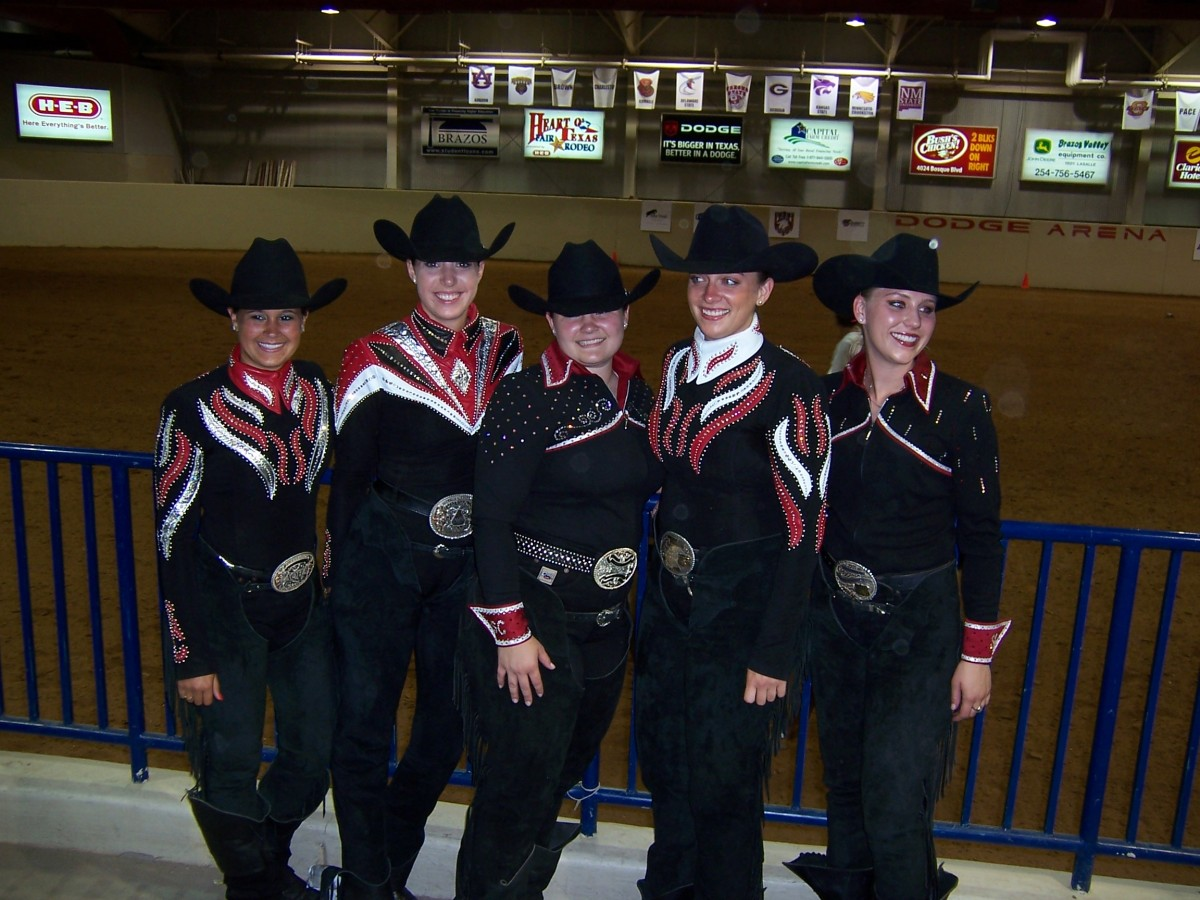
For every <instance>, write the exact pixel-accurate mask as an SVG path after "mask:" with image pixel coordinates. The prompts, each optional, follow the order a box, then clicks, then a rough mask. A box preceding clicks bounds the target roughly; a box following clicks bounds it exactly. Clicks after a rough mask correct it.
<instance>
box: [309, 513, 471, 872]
mask: <svg viewBox="0 0 1200 900" xmlns="http://www.w3.org/2000/svg"><path fill="white" fill-rule="evenodd" d="M344 544H345V545H344V546H342V547H335V548H334V552H335V553H336V554H337V566H336V570H335V575H334V579H335V583H334V585H333V613H334V629H335V633H336V635H337V648H338V685H339V688H340V701H339V706H338V717H337V730H336V739H335V742H334V752H333V766H332V769H333V794H334V801H335V807H336V810H337V819H338V831H339V834H340V836H341V842H342V867H343V868H344V869H347V870H348V871H350V872H352V873H353V874H354V875H356V876H358V878H360V879H361V880H363V881H365V882H367V883H369V884H381V883H383V882H384V881H386V880H387V879H388V878H389V875H390V876H391V877H392V879H393V883H399V884H403V883H404V882H405V880H407V877H408V872H409V871H410V870H411V868H412V864H413V862H414V860H415V859H416V856H417V853H418V852H419V851H420V849H421V845H422V844H423V843H424V841H425V821H426V820H427V819H428V818H429V814H430V812H432V811H433V808H434V806H435V805H436V804H437V801H438V798H439V797H440V796H441V794H442V790H443V789H444V788H445V786H446V782H447V781H448V780H449V778H450V775H451V773H453V771H454V768H455V766H456V765H457V764H458V761H459V759H460V757H461V756H462V746H463V739H462V720H461V719H460V718H459V715H458V710H457V709H456V707H455V704H454V654H455V647H456V645H457V641H458V626H459V621H460V618H461V613H462V611H463V610H465V609H466V605H467V598H468V597H470V596H471V594H472V589H473V587H474V583H475V568H474V563H473V557H472V554H471V552H470V550H469V549H455V550H454V551H452V553H451V554H450V555H448V556H445V557H444V558H437V557H435V556H434V554H433V548H432V547H421V546H416V545H414V544H412V543H411V542H410V541H409V539H408V538H407V536H406V535H405V533H404V530H403V528H402V526H401V518H400V517H399V515H398V514H397V513H396V512H395V511H393V509H392V508H391V507H390V506H388V504H387V502H386V501H385V500H383V499H382V498H380V497H379V496H378V495H377V494H375V493H374V492H372V493H370V494H369V495H368V496H367V499H366V500H365V501H364V502H363V505H362V508H361V509H360V510H359V512H358V514H357V515H356V516H355V519H354V522H353V523H352V525H351V528H350V531H349V534H348V535H347V538H346V541H345V542H344ZM414 656H415V658H416V674H417V701H416V709H415V711H414V713H413V720H412V730H411V732H410V735H409V741H408V746H407V747H406V748H405V750H404V753H403V756H402V757H401V759H400V763H399V765H398V766H397V767H396V771H395V773H394V775H393V776H392V779H391V781H390V783H389V781H388V762H389V759H390V753H391V744H392V732H393V728H394V727H395V722H396V708H397V706H398V705H399V702H400V695H401V693H402V692H403V690H404V681H405V678H406V676H407V674H408V667H409V660H410V659H411V658H413V657H414Z"/></svg>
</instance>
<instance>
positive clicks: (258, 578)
mask: <svg viewBox="0 0 1200 900" xmlns="http://www.w3.org/2000/svg"><path fill="white" fill-rule="evenodd" d="M197 540H198V541H199V542H200V545H201V546H203V547H204V548H205V549H206V550H207V551H208V552H209V553H211V554H212V555H213V556H215V557H216V558H217V561H218V562H220V563H221V565H223V566H224V567H225V571H227V572H228V573H229V576H230V577H231V578H232V579H233V580H234V583H236V584H238V585H239V586H241V587H243V588H245V589H246V590H249V591H267V590H270V591H276V592H277V593H281V594H290V593H291V592H292V591H295V590H298V589H300V588H301V587H303V586H304V585H305V584H307V583H308V580H309V578H311V577H312V574H313V571H314V570H315V568H316V560H315V557H314V555H313V554H312V553H311V552H308V551H305V552H303V553H296V554H293V555H292V556H289V557H288V558H287V559H285V560H284V561H283V562H281V563H280V564H279V565H278V566H276V567H275V568H274V569H273V570H271V571H269V572H268V571H267V570H266V569H252V568H251V567H250V566H241V565H238V564H237V563H235V562H232V561H230V560H228V559H226V558H225V557H224V556H222V555H221V554H220V553H218V552H217V551H216V550H215V549H213V547H212V545H210V544H209V543H208V541H206V540H204V538H202V537H199V538H197Z"/></svg>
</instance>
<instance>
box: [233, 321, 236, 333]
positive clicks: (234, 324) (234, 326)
mask: <svg viewBox="0 0 1200 900" xmlns="http://www.w3.org/2000/svg"><path fill="white" fill-rule="evenodd" d="M232 325H233V330H234V331H237V322H233V323H232Z"/></svg>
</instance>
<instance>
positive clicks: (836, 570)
mask: <svg viewBox="0 0 1200 900" xmlns="http://www.w3.org/2000/svg"><path fill="white" fill-rule="evenodd" d="M833 580H834V581H836V582H837V586H838V589H839V590H841V591H842V592H843V593H845V594H847V595H848V596H849V597H850V598H851V599H853V600H857V601H859V602H860V603H869V602H870V601H872V600H874V599H875V594H876V593H877V592H878V591H879V582H877V581H876V580H875V575H874V574H873V573H872V572H871V570H870V569H868V568H867V567H866V566H864V565H863V564H862V563H857V562H854V561H853V560H850V559H843V560H840V561H839V562H838V563H837V565H835V566H834V567H833Z"/></svg>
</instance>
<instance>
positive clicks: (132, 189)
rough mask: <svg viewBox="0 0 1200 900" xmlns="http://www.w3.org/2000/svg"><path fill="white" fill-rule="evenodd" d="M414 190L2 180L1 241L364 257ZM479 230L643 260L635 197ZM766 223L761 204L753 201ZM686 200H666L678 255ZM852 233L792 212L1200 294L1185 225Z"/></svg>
mask: <svg viewBox="0 0 1200 900" xmlns="http://www.w3.org/2000/svg"><path fill="white" fill-rule="evenodd" d="M430 196H431V194H430V193H429V192H425V191H388V190H366V189H338V188H303V187H296V188H269V187H244V186H240V185H203V184H138V183H113V182H82V181H37V180H31V179H11V180H0V209H3V210H4V211H5V214H4V215H3V216H0V246H10V247H26V246H30V247H127V248H128V247H158V248H169V249H196V250H205V249H211V250H236V249H243V248H245V247H247V246H249V244H250V242H251V241H252V240H253V239H254V237H256V236H260V235H261V236H267V237H273V236H283V237H287V238H288V239H289V240H290V241H292V243H293V244H294V245H295V246H296V247H297V249H299V250H302V251H309V252H347V253H371V252H375V251H378V250H379V246H378V244H376V242H375V239H374V235H373V233H372V230H371V223H372V222H373V221H374V220H375V219H377V218H381V217H382V218H389V219H392V220H394V221H396V222H399V223H401V224H402V225H404V226H407V225H408V224H409V223H411V221H412V217H413V215H414V214H415V213H416V211H417V210H418V209H419V208H420V207H421V206H422V205H423V204H424V203H425V202H426V201H427V200H428V198H429V197H430ZM463 196H464V198H465V199H466V200H467V201H468V202H469V203H470V204H471V206H472V208H473V209H474V210H475V211H476V213H477V215H478V217H479V220H480V223H481V229H482V231H483V232H484V233H485V234H484V239H485V240H490V239H491V236H492V235H493V234H495V232H496V231H497V230H499V228H500V226H501V225H503V224H504V223H505V222H511V221H515V222H517V223H518V227H517V229H516V231H515V233H514V235H513V238H512V240H511V241H510V242H509V244H508V246H507V247H506V248H505V249H504V251H503V252H502V254H501V256H502V257H504V258H508V259H526V260H541V261H546V260H551V259H553V258H554V257H555V256H556V255H557V253H558V251H559V249H561V247H562V244H563V242H564V241H568V240H571V241H582V240H587V239H589V238H591V239H593V240H596V241H597V242H598V243H600V245H601V246H603V247H604V248H605V249H606V250H609V252H612V253H616V254H617V258H618V260H619V261H620V262H621V263H623V264H627V265H647V266H648V265H653V264H654V262H655V261H654V259H653V255H652V253H651V250H650V244H649V241H648V240H647V236H646V233H645V232H643V231H641V228H640V222H641V216H642V204H641V201H637V200H610V199H600V198H584V197H552V196H541V197H539V196H527V195H515V194H464V195H463ZM754 209H755V211H756V212H757V213H759V215H761V216H762V217H763V218H764V221H765V219H766V217H767V216H768V215H769V214H770V209H769V208H768V207H755V208H754ZM695 210H696V204H693V203H690V202H675V203H674V204H673V205H672V215H671V220H672V233H671V234H667V235H663V238H664V240H666V241H667V242H668V243H670V244H671V245H672V246H674V247H676V248H678V249H679V250H680V251H681V252H682V251H683V250H684V249H685V248H686V246H687V242H688V239H689V236H690V229H691V223H692V217H693V213H694V211H695ZM856 215H857V216H860V217H865V219H866V221H867V223H868V224H867V228H866V229H859V230H858V232H857V234H858V236H859V237H861V238H862V239H863V240H862V242H851V241H839V240H838V239H837V233H838V225H839V211H838V210H834V209H803V210H801V212H800V217H801V221H800V237H801V239H802V240H804V241H805V242H806V243H809V244H811V245H812V246H813V247H814V248H815V249H816V250H817V253H818V254H819V255H820V256H821V257H822V258H824V257H827V256H830V255H833V254H835V253H857V252H867V248H868V247H869V246H874V245H877V244H878V243H880V242H881V241H882V240H884V239H885V238H886V237H888V236H889V235H890V234H892V233H894V232H895V231H901V230H903V231H913V232H917V233H920V234H928V235H930V236H936V237H938V238H939V240H940V241H941V244H942V252H941V256H940V258H941V260H942V266H943V278H944V280H946V281H952V282H971V281H976V280H979V281H982V282H983V283H985V284H996V285H1020V284H1022V283H1023V282H1025V281H1026V279H1028V284H1030V285H1036V286H1037V287H1042V288H1067V289H1075V290H1097V291H1121V292H1128V293H1134V294H1167V295H1183V296H1200V261H1197V260H1195V259H1194V257H1195V256H1196V255H1197V247H1196V244H1197V230H1196V229H1195V228H1178V227H1177V228H1172V227H1166V226H1161V227H1160V226H1150V225H1137V226H1130V225H1115V224H1103V223H1094V222H1091V223H1080V222H1069V221H1055V220H1045V219H1005V218H982V217H974V216H952V215H942V214H926V213H896V212H873V213H856Z"/></svg>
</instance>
